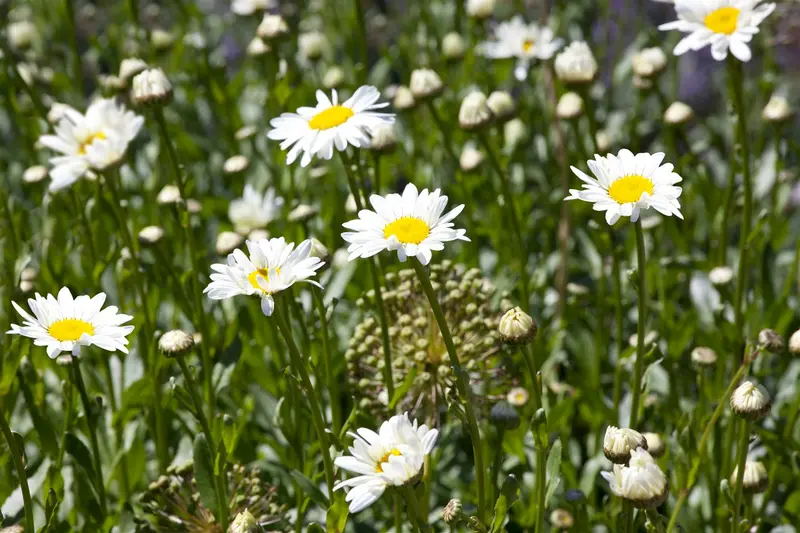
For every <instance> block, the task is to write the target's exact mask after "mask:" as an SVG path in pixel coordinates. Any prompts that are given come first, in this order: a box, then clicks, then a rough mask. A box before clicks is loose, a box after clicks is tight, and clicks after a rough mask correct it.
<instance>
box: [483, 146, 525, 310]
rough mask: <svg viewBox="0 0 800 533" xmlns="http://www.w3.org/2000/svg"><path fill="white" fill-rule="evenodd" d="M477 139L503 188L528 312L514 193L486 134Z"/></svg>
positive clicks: (523, 242) (520, 237)
mask: <svg viewBox="0 0 800 533" xmlns="http://www.w3.org/2000/svg"><path fill="white" fill-rule="evenodd" d="M478 138H479V139H480V141H481V144H483V147H484V148H485V149H486V153H487V155H488V156H489V161H490V162H491V166H492V169H493V170H494V172H495V174H497V177H498V178H499V179H500V185H501V186H502V188H503V196H504V197H505V198H506V201H507V202H508V208H509V211H510V215H511V229H512V231H513V232H514V238H515V240H516V241H517V242H516V245H517V254H519V255H520V266H519V270H520V272H519V274H520V283H521V284H522V295H521V296H522V298H520V300H521V301H522V303H523V310H524V311H528V310H529V306H530V290H529V288H528V252H527V248H526V247H525V240H524V239H523V238H522V226H521V224H520V221H519V211H518V210H517V205H516V202H515V201H514V193H513V192H512V191H511V183H510V180H509V179H508V174H507V173H506V172H504V171H503V168H502V167H501V166H500V161H499V160H498V159H497V155H496V154H495V152H494V149H493V148H492V145H491V143H490V142H489V139H488V138H487V137H486V134H485V133H483V132H481V133H480V134H479V135H478Z"/></svg>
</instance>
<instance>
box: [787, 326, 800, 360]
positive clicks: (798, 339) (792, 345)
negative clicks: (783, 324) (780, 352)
mask: <svg viewBox="0 0 800 533" xmlns="http://www.w3.org/2000/svg"><path fill="white" fill-rule="evenodd" d="M789 353H790V354H792V355H800V329H798V330H797V331H795V332H794V333H792V336H791V337H789Z"/></svg>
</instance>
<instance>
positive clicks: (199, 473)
mask: <svg viewBox="0 0 800 533" xmlns="http://www.w3.org/2000/svg"><path fill="white" fill-rule="evenodd" d="M193 456H194V477H195V480H196V481H197V492H199V493H200V499H201V500H202V502H203V505H205V506H206V508H207V509H210V510H211V512H212V513H214V516H219V508H218V507H217V491H216V483H215V479H214V460H213V458H212V455H211V448H210V447H209V445H208V441H207V440H206V436H205V435H204V434H203V433H199V434H198V435H197V436H196V437H195V438H194V451H193Z"/></svg>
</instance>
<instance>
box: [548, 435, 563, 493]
mask: <svg viewBox="0 0 800 533" xmlns="http://www.w3.org/2000/svg"><path fill="white" fill-rule="evenodd" d="M560 471H561V439H556V441H555V442H554V443H553V446H552V447H551V448H550V454H549V455H548V456H547V489H546V490H545V493H544V505H545V507H547V506H548V504H549V502H550V499H551V498H552V497H553V494H555V492H556V489H557V488H558V484H559V483H560V482H561V478H560V477H559V472H560Z"/></svg>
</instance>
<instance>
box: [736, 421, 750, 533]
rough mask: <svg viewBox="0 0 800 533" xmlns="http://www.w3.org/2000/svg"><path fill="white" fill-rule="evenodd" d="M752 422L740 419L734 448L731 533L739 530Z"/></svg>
mask: <svg viewBox="0 0 800 533" xmlns="http://www.w3.org/2000/svg"><path fill="white" fill-rule="evenodd" d="M751 425H752V422H750V421H749V420H742V432H741V434H740V435H739V446H738V448H737V450H736V468H737V472H736V486H734V487H733V490H734V496H733V502H734V503H733V522H732V523H731V533H736V532H737V531H739V512H740V510H741V508H742V493H743V488H742V485H743V481H744V467H745V464H746V463H747V448H748V446H749V444H750V426H751Z"/></svg>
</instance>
